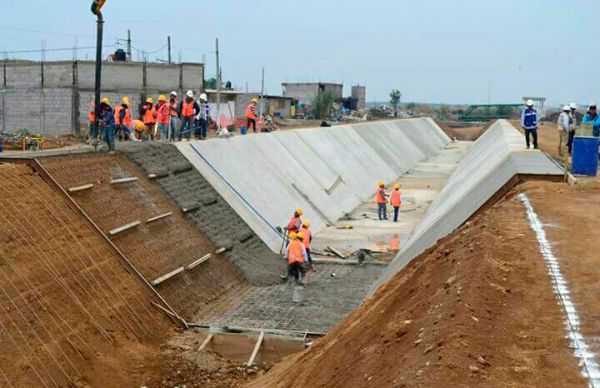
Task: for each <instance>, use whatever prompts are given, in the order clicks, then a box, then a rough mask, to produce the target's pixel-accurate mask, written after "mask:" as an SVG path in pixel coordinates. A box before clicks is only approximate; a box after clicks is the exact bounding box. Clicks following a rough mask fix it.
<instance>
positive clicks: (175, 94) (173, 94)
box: [169, 90, 177, 97]
mask: <svg viewBox="0 0 600 388" xmlns="http://www.w3.org/2000/svg"><path fill="white" fill-rule="evenodd" d="M169 96H175V97H177V92H176V91H174V90H173V91H172V92H171V93H169Z"/></svg>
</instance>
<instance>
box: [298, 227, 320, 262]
mask: <svg viewBox="0 0 600 388" xmlns="http://www.w3.org/2000/svg"><path fill="white" fill-rule="evenodd" d="M300 234H302V242H303V243H304V249H305V250H306V258H307V260H308V267H309V268H310V270H312V271H313V272H316V271H317V270H316V268H315V266H314V265H313V262H312V255H311V253H310V247H311V244H312V233H311V232H310V222H309V221H308V220H304V221H302V227H301V228H300Z"/></svg>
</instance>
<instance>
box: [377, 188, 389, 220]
mask: <svg viewBox="0 0 600 388" xmlns="http://www.w3.org/2000/svg"><path fill="white" fill-rule="evenodd" d="M377 186H378V187H377V191H376V192H375V199H376V201H377V216H378V217H379V220H380V221H381V220H387V219H388V217H387V206H386V203H387V197H388V194H387V193H386V192H385V182H383V181H379V183H378V184H377Z"/></svg>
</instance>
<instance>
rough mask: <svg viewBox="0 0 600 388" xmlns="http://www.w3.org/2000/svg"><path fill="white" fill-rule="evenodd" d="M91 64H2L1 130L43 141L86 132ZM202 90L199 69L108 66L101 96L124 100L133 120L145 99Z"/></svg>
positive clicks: (191, 66)
mask: <svg viewBox="0 0 600 388" xmlns="http://www.w3.org/2000/svg"><path fill="white" fill-rule="evenodd" d="M94 78H95V63H94V62H93V61H56V62H30V61H4V62H3V63H2V82H1V84H0V128H2V130H4V131H8V132H12V131H15V130H17V129H21V128H26V129H27V130H29V132H31V133H40V134H42V135H46V136H57V135H66V134H75V135H80V134H84V133H86V132H87V131H88V119H87V110H88V108H89V105H90V102H91V101H92V100H93V98H94ZM203 85H204V65H203V64H201V63H181V64H158V63H143V62H112V63H110V62H106V63H103V64H102V96H103V97H108V98H110V99H111V102H112V103H113V105H114V104H115V103H118V102H120V100H121V97H123V96H128V97H129V99H130V100H131V104H132V107H131V108H132V113H133V116H134V118H137V117H138V116H139V111H138V109H139V105H140V104H141V101H142V100H145V99H146V97H147V96H152V97H154V99H155V100H156V99H157V97H158V95H159V94H168V93H169V92H170V91H171V90H175V91H177V92H178V93H180V94H182V93H183V92H185V91H186V90H188V89H190V90H193V91H194V93H200V91H202V89H203Z"/></svg>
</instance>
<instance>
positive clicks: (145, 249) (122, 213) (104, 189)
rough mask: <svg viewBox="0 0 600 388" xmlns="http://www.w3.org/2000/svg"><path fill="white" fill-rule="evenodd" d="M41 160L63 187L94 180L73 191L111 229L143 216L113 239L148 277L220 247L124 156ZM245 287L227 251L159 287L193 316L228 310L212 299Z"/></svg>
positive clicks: (188, 318)
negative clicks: (123, 180) (124, 180)
mask: <svg viewBox="0 0 600 388" xmlns="http://www.w3.org/2000/svg"><path fill="white" fill-rule="evenodd" d="M42 163H43V164H44V166H45V167H46V168H47V170H48V171H49V172H50V174H52V176H54V178H55V179H56V180H57V181H58V182H59V183H60V184H61V185H62V186H63V187H64V188H69V187H77V186H81V185H85V184H88V183H92V184H94V187H93V188H92V189H90V190H87V191H82V192H77V193H73V194H71V197H72V198H73V199H74V200H75V201H76V202H77V203H78V204H79V205H80V206H81V207H82V208H83V209H84V211H85V212H86V213H87V214H88V215H89V216H90V217H91V219H92V220H93V221H94V222H95V223H96V224H97V225H98V226H99V227H100V228H101V229H102V230H103V231H104V232H105V233H106V234H108V231H110V230H112V229H114V228H117V227H119V226H121V225H125V224H128V223H131V222H133V221H141V223H142V224H141V225H140V226H138V227H136V228H133V229H131V230H128V231H126V232H124V233H122V234H118V235H116V236H113V237H111V240H112V241H113V242H114V243H115V244H116V245H117V246H118V247H119V249H120V250H121V251H122V252H123V253H124V254H125V256H127V257H128V259H129V260H130V261H131V262H132V263H133V264H134V266H135V267H136V268H137V269H138V271H140V272H141V273H142V274H143V275H144V277H145V278H146V280H148V281H149V282H151V281H153V280H154V279H157V278H159V277H160V276H163V275H165V274H167V273H169V272H171V271H173V270H175V269H177V268H179V267H181V266H184V267H185V266H187V265H189V264H191V263H193V262H194V261H196V260H198V259H200V258H201V257H203V256H205V255H206V254H209V253H214V252H215V251H216V250H217V249H218V247H216V246H215V245H214V244H213V243H212V242H211V241H209V240H208V239H207V238H205V237H204V236H203V235H202V234H201V233H200V231H199V230H198V229H197V228H196V227H194V225H193V224H192V223H190V222H189V221H188V220H186V219H185V218H184V216H183V215H182V213H181V210H180V209H178V208H176V207H175V206H173V204H172V203H171V201H169V200H168V199H167V198H166V197H165V196H164V195H163V194H162V193H161V190H160V188H159V187H158V186H157V185H156V184H154V183H152V182H151V181H149V180H148V179H147V177H146V176H144V175H143V174H142V173H141V172H140V171H139V170H138V169H137V168H136V167H135V166H134V165H132V164H131V163H130V162H129V161H127V160H126V159H124V158H122V157H119V156H107V155H77V156H68V157H61V158H49V159H44V160H43V161H42ZM133 177H135V178H138V180H137V181H135V182H130V183H123V184H111V183H110V182H111V179H121V178H133ZM169 212H170V213H172V215H171V216H169V217H167V218H164V219H160V220H158V221H155V222H151V223H147V222H146V221H147V220H148V219H150V218H152V217H156V216H160V215H163V214H166V213H169ZM242 287H244V282H243V279H242V276H241V274H240V273H239V270H238V269H237V268H236V267H234V266H233V265H232V264H231V263H230V262H229V261H228V260H227V259H225V257H223V255H215V254H213V256H212V257H211V258H210V259H209V260H208V261H206V262H204V263H202V264H200V265H198V266H196V267H194V268H192V269H189V270H185V271H184V272H182V273H180V274H178V275H175V276H174V277H172V278H170V279H168V280H165V281H164V282H162V283H160V284H159V285H158V286H157V290H158V291H159V292H160V293H161V295H162V296H163V297H164V298H165V299H166V300H167V302H169V304H170V305H171V306H172V307H173V308H174V309H175V311H177V312H178V313H179V314H180V315H181V316H182V317H183V318H184V319H186V321H188V322H189V321H192V320H193V319H195V317H196V316H197V315H203V316H213V315H217V316H218V315H220V314H221V313H222V312H223V311H221V310H220V309H219V308H216V310H215V306H219V305H218V304H213V303H211V302H213V301H216V300H217V299H219V298H220V297H222V296H223V295H224V294H228V293H233V294H236V293H237V292H238V291H239V289H240V288H242Z"/></svg>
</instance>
